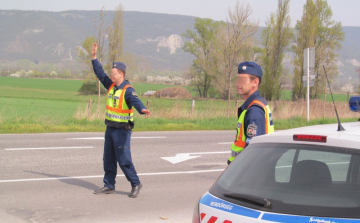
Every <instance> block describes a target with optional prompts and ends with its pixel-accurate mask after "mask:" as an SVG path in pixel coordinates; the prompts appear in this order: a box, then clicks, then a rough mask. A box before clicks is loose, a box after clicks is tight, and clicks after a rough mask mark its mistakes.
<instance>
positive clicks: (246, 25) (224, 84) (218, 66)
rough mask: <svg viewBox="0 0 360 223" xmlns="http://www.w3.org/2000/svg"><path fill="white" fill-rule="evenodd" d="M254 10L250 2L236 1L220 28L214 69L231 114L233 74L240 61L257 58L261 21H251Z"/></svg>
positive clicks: (235, 72) (219, 88)
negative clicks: (257, 41)
mask: <svg viewBox="0 0 360 223" xmlns="http://www.w3.org/2000/svg"><path fill="white" fill-rule="evenodd" d="M251 13H252V10H251V8H250V6H249V5H247V6H244V5H240V4H239V2H237V3H236V5H235V7H234V10H231V9H229V10H228V16H229V17H228V18H227V20H226V24H223V25H221V27H220V28H219V29H218V33H217V38H216V43H215V49H216V50H215V51H214V53H215V59H214V65H215V66H213V67H214V68H213V70H214V72H215V74H214V77H215V79H216V81H215V83H216V86H215V87H216V89H217V90H218V91H219V94H220V95H222V96H223V98H226V99H227V100H228V115H229V114H230V99H231V95H234V94H235V91H234V89H235V83H234V81H233V77H234V76H235V75H236V74H237V67H238V64H239V62H241V61H244V60H254V58H255V52H256V51H255V49H256V47H255V40H254V35H255V33H256V31H257V29H258V22H252V21H251V20H250V18H249V17H250V15H251Z"/></svg>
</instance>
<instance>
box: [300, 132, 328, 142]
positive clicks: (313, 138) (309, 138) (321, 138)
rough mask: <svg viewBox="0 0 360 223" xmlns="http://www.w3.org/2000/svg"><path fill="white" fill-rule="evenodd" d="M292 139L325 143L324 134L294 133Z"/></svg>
mask: <svg viewBox="0 0 360 223" xmlns="http://www.w3.org/2000/svg"><path fill="white" fill-rule="evenodd" d="M293 140H294V141H305V142H323V143H326V140H327V137H326V136H319V135H300V134H295V135H294V136H293Z"/></svg>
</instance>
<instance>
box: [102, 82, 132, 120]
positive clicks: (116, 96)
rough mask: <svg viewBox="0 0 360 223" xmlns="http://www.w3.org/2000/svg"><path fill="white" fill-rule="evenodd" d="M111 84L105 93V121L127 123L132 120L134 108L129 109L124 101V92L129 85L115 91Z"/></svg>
mask: <svg viewBox="0 0 360 223" xmlns="http://www.w3.org/2000/svg"><path fill="white" fill-rule="evenodd" d="M114 86H115V84H112V85H111V86H110V88H109V91H108V93H107V99H106V113H105V119H107V120H109V121H113V122H125V123H127V122H129V121H133V120H134V117H133V116H134V108H133V107H132V108H129V107H128V105H127V104H126V101H125V92H126V89H127V88H128V87H131V88H132V86H130V85H126V86H125V87H124V88H123V89H117V90H116V91H115V88H114Z"/></svg>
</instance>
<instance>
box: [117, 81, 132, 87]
mask: <svg viewBox="0 0 360 223" xmlns="http://www.w3.org/2000/svg"><path fill="white" fill-rule="evenodd" d="M128 84H129V83H128V82H127V81H126V80H124V81H123V82H122V83H121V84H120V85H119V86H116V88H117V89H123V88H124V87H125V86H126V85H128Z"/></svg>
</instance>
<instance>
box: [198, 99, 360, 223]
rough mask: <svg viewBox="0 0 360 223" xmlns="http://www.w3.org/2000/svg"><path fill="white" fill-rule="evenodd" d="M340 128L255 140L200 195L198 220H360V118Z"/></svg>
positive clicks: (219, 222)
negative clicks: (358, 120)
mask: <svg viewBox="0 0 360 223" xmlns="http://www.w3.org/2000/svg"><path fill="white" fill-rule="evenodd" d="M358 99H360V97H359V98H358ZM355 101H356V102H360V100H355ZM350 102H351V100H350ZM352 105H353V107H351V106H352ZM350 108H351V109H352V110H354V111H358V112H360V106H359V105H358V104H354V103H352V104H350ZM338 126H340V124H339V125H337V124H330V125H319V126H310V127H303V128H296V129H291V130H285V131H279V132H276V133H273V134H269V135H264V136H259V137H255V138H253V139H252V140H251V143H250V144H249V146H248V147H247V148H246V149H245V150H244V151H243V152H242V153H241V154H240V155H239V156H238V157H237V158H236V159H235V160H234V161H233V162H232V163H231V164H230V165H229V166H228V168H227V169H226V170H225V171H224V172H223V173H222V175H221V176H220V177H219V179H218V180H217V181H216V182H215V184H214V185H213V186H212V187H211V188H210V190H209V191H208V192H207V193H205V194H204V195H203V196H202V197H201V198H200V200H199V202H198V204H197V205H196V208H195V211H194V215H193V223H200V222H201V223H235V222H244V223H255V222H256V223H257V222H290V223H298V222H299V223H302V222H315V223H349V222H359V223H360V122H351V123H343V124H342V126H343V128H344V129H345V130H344V131H337V130H338Z"/></svg>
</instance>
